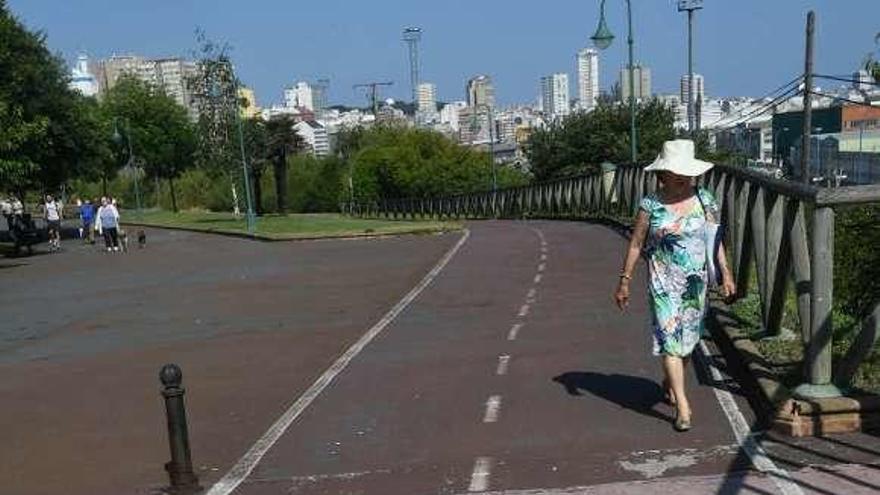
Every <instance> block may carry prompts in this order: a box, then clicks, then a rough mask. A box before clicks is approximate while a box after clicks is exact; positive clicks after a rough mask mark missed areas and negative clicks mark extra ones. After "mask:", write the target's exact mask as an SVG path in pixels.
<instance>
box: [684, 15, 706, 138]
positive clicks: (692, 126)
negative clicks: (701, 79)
mask: <svg viewBox="0 0 880 495" xmlns="http://www.w3.org/2000/svg"><path fill="white" fill-rule="evenodd" d="M702 8H703V0H678V11H679V12H687V13H688V102H687V112H688V131H689V132H691V133H693V132H694V131H695V130H697V126H696V121H697V119H696V112H695V111H694V93H696V92H697V91H696V88H694V42H693V38H694V37H693V34H694V11H695V10H700V9H702Z"/></svg>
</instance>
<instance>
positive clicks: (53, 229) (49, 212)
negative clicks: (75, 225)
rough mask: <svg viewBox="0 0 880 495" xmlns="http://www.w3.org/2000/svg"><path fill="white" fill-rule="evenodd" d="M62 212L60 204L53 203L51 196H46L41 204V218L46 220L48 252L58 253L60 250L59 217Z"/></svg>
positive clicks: (53, 199)
mask: <svg viewBox="0 0 880 495" xmlns="http://www.w3.org/2000/svg"><path fill="white" fill-rule="evenodd" d="M62 215H63V210H62V207H61V203H60V202H58V201H55V198H53V197H52V195H51V194H47V195H46V202H45V203H43V218H44V219H45V220H46V225H47V230H48V232H49V250H50V251H58V250H59V249H61V216H62Z"/></svg>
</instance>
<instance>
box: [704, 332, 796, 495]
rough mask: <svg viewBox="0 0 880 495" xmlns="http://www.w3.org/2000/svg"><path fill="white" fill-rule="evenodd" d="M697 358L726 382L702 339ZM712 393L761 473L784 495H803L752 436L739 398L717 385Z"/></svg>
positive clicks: (745, 450)
mask: <svg viewBox="0 0 880 495" xmlns="http://www.w3.org/2000/svg"><path fill="white" fill-rule="evenodd" d="M697 357H698V358H699V360H700V361H701V362H702V364H703V366H705V367H707V368H709V373H710V374H711V375H712V379H713V380H714V381H715V383H716V384H720V383H722V382H723V381H724V377H723V376H721V372H720V371H718V368H716V367H715V363H714V362H713V360H712V355H711V354H709V348H708V347H706V343H705V342H703V341H702V340H701V341H700V352H699V353H698V354H697ZM712 390H713V391H714V392H715V398H716V399H718V403H719V404H720V405H721V409H722V410H723V411H724V415H725V416H727V421H728V422H729V423H730V428H731V429H732V430H733V435H734V437H736V441H737V443H738V444H739V446H740V449H742V450H743V451H744V452H745V453H746V455H748V456H749V460H751V461H752V465H753V466H755V468H756V469H757V470H758V471H761V472H763V473H767V474H768V475H770V478H772V479H773V482H774V483H775V484H776V487H777V488H779V491H780V493H782V494H783V495H803V493H804V492H803V490H801V487H800V486H798V485H797V484H795V483H794V482H793V481H792V478H791V475H790V474H788V472H787V471H785V470H784V469H781V468H779V467H778V466H776V464H775V463H774V462H773V460H771V459H770V458H769V457H768V456H767V451H765V450H764V447H762V446H761V445H760V444H759V443H758V442H756V441H755V439H754V437H752V435H751V434H750V428H749V424H748V422H746V418H745V417H744V416H743V414H742V411H740V410H739V406H737V405H736V399H734V397H733V394H731V393H730V391H729V390H727V389H724V390H721V389H719V388H718V387H717V386H715V387H712Z"/></svg>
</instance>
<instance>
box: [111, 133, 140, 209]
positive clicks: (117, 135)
mask: <svg viewBox="0 0 880 495" xmlns="http://www.w3.org/2000/svg"><path fill="white" fill-rule="evenodd" d="M124 120H125V141H126V143H127V145H128V161H127V163H126V164H125V167H126V168H127V169H129V171H130V172H132V175H133V176H134V201H135V204H136V205H137V218H138V219H140V218H141V190H140V186H139V184H138V171H137V169H136V168H135V167H134V151H133V149H132V146H131V126H130V125H129V122H128V118H127V117H126V118H125V119H124ZM118 121H119V117H113V141H115V142H116V143H117V144H121V143H122V135H121V134H120V133H119V125H118Z"/></svg>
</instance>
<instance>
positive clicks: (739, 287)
mask: <svg viewBox="0 0 880 495" xmlns="http://www.w3.org/2000/svg"><path fill="white" fill-rule="evenodd" d="M739 182H740V185H741V187H740V189H739V191H738V192H737V195H736V218H734V224H735V225H734V228H735V229H736V238H737V240H738V242H737V244H736V245H735V246H734V256H735V260H736V261H735V263H736V293H737V294H742V295H746V294H748V292H749V283H750V282H751V280H750V276H751V270H752V263H751V261H752V259H753V258H754V256H753V254H754V253H753V251H754V250H753V249H752V245H753V244H754V242H753V240H754V239H753V237H752V228H751V215H750V214H749V211H750V210H751V209H752V205H754V204H755V197H756V196H755V193H756V189H757V188H755V189H753V188H752V184H751V183H750V182H748V181H745V180H744V181H739Z"/></svg>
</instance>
